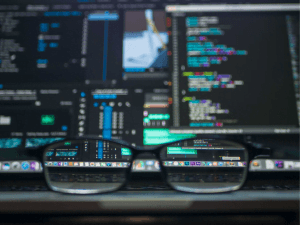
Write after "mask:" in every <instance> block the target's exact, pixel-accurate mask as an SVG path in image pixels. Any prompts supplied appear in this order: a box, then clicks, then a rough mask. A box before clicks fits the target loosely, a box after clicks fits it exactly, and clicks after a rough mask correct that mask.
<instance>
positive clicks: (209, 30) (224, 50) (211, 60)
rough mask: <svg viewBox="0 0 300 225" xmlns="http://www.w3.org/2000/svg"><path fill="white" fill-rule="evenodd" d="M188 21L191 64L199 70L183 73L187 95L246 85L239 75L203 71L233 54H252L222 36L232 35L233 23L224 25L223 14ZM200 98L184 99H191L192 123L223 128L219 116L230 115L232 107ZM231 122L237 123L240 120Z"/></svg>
mask: <svg viewBox="0 0 300 225" xmlns="http://www.w3.org/2000/svg"><path fill="white" fill-rule="evenodd" d="M185 22H186V23H185V25H186V55H187V67H188V68H191V69H192V68H195V69H196V68H198V71H184V72H182V76H183V77H184V78H186V79H187V85H188V88H187V90H185V92H186V93H187V95H188V94H193V93H195V92H212V91H213V90H214V89H234V88H237V86H242V85H244V81H243V80H233V78H234V75H235V74H230V73H219V72H218V71H203V69H204V68H210V67H212V66H214V65H215V66H220V65H221V64H223V63H226V62H227V61H229V60H234V59H232V58H231V57H232V56H234V57H237V56H238V57H245V56H246V55H248V51H247V50H244V49H241V50H240V49H236V48H235V47H232V46H227V45H226V44H225V43H223V42H222V39H220V38H218V37H222V36H225V35H230V26H228V25H226V24H225V25H224V24H220V20H219V17H216V16H211V17H208V16H202V17H186V18H185ZM215 68H216V67H215ZM199 97H200V96H193V97H188V96H186V97H183V99H182V102H188V105H189V120H190V123H189V126H190V127H222V126H223V121H222V120H220V118H219V116H220V115H221V114H225V115H228V114H229V113H230V111H229V109H222V108H221V103H220V102H215V101H213V100H212V99H204V100H203V99H202V100H200V99H199ZM218 118H219V120H218ZM230 121H231V122H232V123H236V122H237V119H234V120H230ZM227 123H228V121H227Z"/></svg>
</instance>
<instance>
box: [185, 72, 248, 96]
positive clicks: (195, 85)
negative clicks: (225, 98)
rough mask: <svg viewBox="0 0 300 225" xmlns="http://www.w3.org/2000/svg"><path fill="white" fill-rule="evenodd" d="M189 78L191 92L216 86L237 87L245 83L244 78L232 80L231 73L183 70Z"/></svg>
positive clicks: (210, 89) (207, 90) (209, 89)
mask: <svg viewBox="0 0 300 225" xmlns="http://www.w3.org/2000/svg"><path fill="white" fill-rule="evenodd" d="M183 76H184V77H187V78H188V87H189V88H188V91H189V92H197V91H202V92H210V91H212V89H216V88H236V86H238V85H243V84H244V82H243V81H242V80H232V76H231V74H218V72H217V71H204V72H183Z"/></svg>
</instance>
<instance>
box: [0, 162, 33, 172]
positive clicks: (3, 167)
mask: <svg viewBox="0 0 300 225" xmlns="http://www.w3.org/2000/svg"><path fill="white" fill-rule="evenodd" d="M28 167H29V166H28ZM2 169H3V170H6V171H7V170H9V169H10V164H9V163H8V162H6V163H3V165H2ZM22 169H23V167H22ZM27 169H28V168H27ZM23 170H24V169H23Z"/></svg>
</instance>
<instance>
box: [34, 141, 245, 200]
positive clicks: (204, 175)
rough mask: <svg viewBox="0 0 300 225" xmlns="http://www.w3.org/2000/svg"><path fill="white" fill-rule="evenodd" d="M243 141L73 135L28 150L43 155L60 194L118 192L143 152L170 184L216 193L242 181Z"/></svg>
mask: <svg viewBox="0 0 300 225" xmlns="http://www.w3.org/2000/svg"><path fill="white" fill-rule="evenodd" d="M246 145H247V144H245V143H241V142H237V141H231V140H224V139H216V138H205V139H204V138H203V139H201V138H196V139H195V138H194V139H185V140H181V141H176V142H171V143H167V144H162V145H160V146H158V147H154V148H141V147H134V146H132V145H130V144H129V143H127V142H124V141H112V140H106V139H101V138H75V139H69V140H64V141H60V142H56V143H53V144H50V145H47V146H44V147H41V148H39V149H36V150H35V151H33V150H31V151H30V150H29V152H30V155H34V156H36V157H38V158H39V159H40V160H41V162H42V164H43V168H44V176H45V180H46V182H47V184H48V186H49V188H50V189H51V190H53V191H57V192H61V193H70V194H100V193H106V192H112V191H117V190H119V189H121V188H122V187H124V186H125V185H126V184H127V182H128V180H129V177H130V173H131V171H132V168H133V162H134V161H135V160H136V159H138V157H139V155H140V154H145V153H148V154H149V153H150V154H151V155H153V157H154V158H156V159H157V160H158V161H159V165H160V170H161V175H162V178H163V179H164V181H165V183H166V184H167V185H168V186H170V187H171V188H172V189H174V190H177V191H183V192H189V193H220V192H228V191H235V190H238V189H240V188H241V187H242V185H243V184H244V182H245V180H246V177H247V172H248V162H249V155H248V150H247V148H249V146H248V147H247V148H246V147H245V146H246ZM99 155H101V157H100V158H99V157H98V156H99Z"/></svg>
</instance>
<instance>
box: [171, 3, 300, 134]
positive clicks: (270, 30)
mask: <svg viewBox="0 0 300 225" xmlns="http://www.w3.org/2000/svg"><path fill="white" fill-rule="evenodd" d="M166 11H167V16H168V17H167V27H168V32H169V34H170V42H169V43H170V44H169V48H170V53H169V55H172V57H170V72H171V75H172V87H173V88H172V101H173V103H172V105H171V106H172V110H171V111H170V112H171V117H172V122H173V124H172V128H171V132H174V133H194V134H204V133H212V134H234V133H237V134H266V133H298V132H299V118H300V117H299V115H300V108H299V106H300V105H299V103H300V102H299V100H300V98H299V74H298V73H299V5H297V4H296V5H294V4H282V5H277V4H265V5H263V4H261V5H247V4H244V5H202V6H196V5H190V6H167V7H166ZM297 106H298V108H297Z"/></svg>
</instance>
